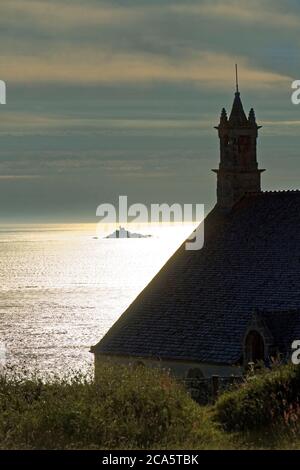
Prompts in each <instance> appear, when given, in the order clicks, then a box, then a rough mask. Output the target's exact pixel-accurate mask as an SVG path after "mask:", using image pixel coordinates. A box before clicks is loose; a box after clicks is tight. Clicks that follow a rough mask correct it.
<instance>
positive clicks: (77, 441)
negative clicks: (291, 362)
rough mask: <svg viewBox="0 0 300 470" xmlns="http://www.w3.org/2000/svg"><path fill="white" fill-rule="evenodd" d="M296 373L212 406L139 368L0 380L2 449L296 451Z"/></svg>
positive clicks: (277, 373)
mask: <svg viewBox="0 0 300 470" xmlns="http://www.w3.org/2000/svg"><path fill="white" fill-rule="evenodd" d="M299 384H300V372H299V371H298V368H296V367H291V366H286V367H281V368H277V369H275V370H272V371H264V372H263V373H260V374H258V375H257V376H254V377H249V378H247V380H245V383H244V384H243V385H242V386H240V387H239V388H238V389H236V390H233V391H231V392H226V393H224V394H223V395H222V396H221V397H220V398H219V399H218V401H217V402H216V404H215V405H214V406H213V407H203V406H199V405H197V404H196V403H195V402H194V401H193V400H192V399H191V398H190V397H189V395H188V394H187V392H186V391H185V389H184V388H183V387H182V386H181V385H180V384H178V383H177V382H176V381H175V380H174V379H172V378H171V377H170V376H169V375H167V374H165V373H161V372H159V371H157V370H150V369H147V368H143V367H138V368H135V369H134V368H126V367H124V366H113V367H108V366H106V367H103V368H102V370H101V373H100V374H99V380H98V381H97V383H94V382H93V381H92V380H91V379H90V378H87V377H82V376H80V375H78V374H77V375H73V376H72V378H66V379H64V380H61V379H52V380H51V381H48V382H43V381H42V380H41V379H38V378H24V377H23V378H22V377H18V376H16V375H14V376H12V375H11V374H10V375H7V376H5V375H4V376H2V377H0V448H1V449H111V450H113V449H199V450H200V449H234V448H235V449H255V448H278V449H279V448H284V449H285V448H293V449H296V448H300V431H299V425H298V421H299V418H300V412H299V406H298V401H299V395H300V387H299Z"/></svg>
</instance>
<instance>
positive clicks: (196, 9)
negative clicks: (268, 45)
mask: <svg viewBox="0 0 300 470" xmlns="http://www.w3.org/2000/svg"><path fill="white" fill-rule="evenodd" d="M170 9H171V10H172V11H174V12H177V13H180V14H184V13H187V14H192V15H200V16H202V17H204V16H207V17H211V18H214V19H217V18H221V19H222V20H223V21H230V22H232V21H238V22H241V23H246V24H252V23H255V24H256V25H257V24H262V25H263V26H264V27H265V28H266V29H269V28H270V26H276V27H278V28H280V29H282V28H297V29H298V28H299V17H298V16H297V15H295V14H292V13H287V12H286V11H285V8H284V9H282V8H281V7H280V5H279V4H278V3H276V2H275V1H274V0H272V1H270V0H252V1H251V2H249V1H248V0H227V1H224V0H222V1H220V0H217V1H216V0H214V1H211V0H210V1H209V2H207V1H204V2H200V3H194V4H191V3H187V4H175V5H173V6H170Z"/></svg>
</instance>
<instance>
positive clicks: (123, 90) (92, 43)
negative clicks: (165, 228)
mask: <svg viewBox="0 0 300 470" xmlns="http://www.w3.org/2000/svg"><path fill="white" fill-rule="evenodd" d="M299 27H300V2H299V0H286V1H285V2H282V1H279V0H252V1H251V2H249V1H245V0H239V1H235V0H225V1H218V0H207V1H206V0H185V1H176V0H172V1H171V0H151V1H150V0H110V1H100V0H84V1H82V0H80V1H79V0H43V1H42V0H28V1H27V0H1V3H0V51H1V55H0V79H1V80H4V81H5V82H6V85H7V104H6V105H0V143H1V145H0V221H1V222H2V223H4V222H12V223H18V222H28V223H33V222H55V223H56V222H93V221H96V220H97V218H96V208H97V206H98V205H99V204H102V203H114V204H116V203H117V200H118V197H119V195H127V196H128V202H129V204H131V203H132V204H133V203H137V202H138V203H144V204H147V205H149V204H151V203H163V202H167V203H169V204H171V203H175V202H177V203H182V204H183V203H194V204H196V203H197V204H200V203H203V204H205V206H206V210H209V209H210V208H211V207H212V206H213V205H214V203H215V199H216V195H215V193H216V181H215V175H214V174H213V173H212V172H211V169H212V168H216V166H217V165H218V161H219V143H218V138H217V133H216V130H215V129H214V126H215V125H217V123H218V120H219V116H220V112H221V108H222V107H223V106H225V108H226V109H227V111H230V108H231V105H232V101H233V95H234V64H235V63H238V67H239V81H240V91H241V97H242V100H243V104H244V108H245V111H246V112H248V111H249V109H250V108H251V107H254V109H255V112H256V116H257V120H258V123H259V124H261V125H262V126H263V128H262V129H261V130H260V137H259V142H258V159H259V163H260V167H261V168H266V170H267V171H266V172H265V173H263V176H262V181H263V189H266V190H269V189H294V188H297V187H299V179H300V178H299V176H300V164H299V158H300V157H299V154H300V152H299V143H300V105H299V106H295V105H293V104H292V103H291V83H292V81H293V80H296V79H300V69H299V63H300V61H299V52H300V35H299Z"/></svg>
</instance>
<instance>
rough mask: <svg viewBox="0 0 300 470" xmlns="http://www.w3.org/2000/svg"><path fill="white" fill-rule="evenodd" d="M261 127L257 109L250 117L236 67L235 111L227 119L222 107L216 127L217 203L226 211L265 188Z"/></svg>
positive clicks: (251, 112) (233, 109)
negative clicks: (258, 143)
mask: <svg viewBox="0 0 300 470" xmlns="http://www.w3.org/2000/svg"><path fill="white" fill-rule="evenodd" d="M260 127H261V126H258V125H257V123H256V118H255V113H254V110H253V108H251V110H250V112H249V117H248V119H247V117H246V114H245V111H244V108H243V105H242V101H241V98H240V92H239V87H238V79H237V69H236V92H235V96H234V101H233V105H232V110H231V113H230V116H229V119H228V118H227V114H226V111H225V109H224V108H223V109H222V113H221V117H220V123H219V125H218V126H217V127H216V129H217V130H218V135H219V139H220V164H219V168H218V169H217V170H213V171H214V172H215V173H217V206H218V207H219V208H220V209H222V210H225V211H230V210H231V208H232V207H233V206H234V205H235V204H236V203H237V202H238V201H239V200H240V199H241V198H242V197H243V196H244V195H245V194H246V193H249V192H259V191H261V181H260V180H261V173H262V172H263V171H264V170H260V169H258V163H257V155H256V141H257V137H258V129H260Z"/></svg>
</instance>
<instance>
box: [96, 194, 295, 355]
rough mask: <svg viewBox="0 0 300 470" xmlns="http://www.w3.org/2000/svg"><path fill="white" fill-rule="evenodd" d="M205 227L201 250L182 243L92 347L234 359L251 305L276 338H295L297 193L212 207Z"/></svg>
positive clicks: (261, 196) (107, 351) (101, 350)
mask: <svg viewBox="0 0 300 470" xmlns="http://www.w3.org/2000/svg"><path fill="white" fill-rule="evenodd" d="M204 229H205V244H204V247H203V248H202V250H199V251H186V250H185V247H184V244H183V245H182V246H181V247H180V248H179V249H178V250H177V251H176V252H175V254H174V255H173V256H172V257H171V258H170V259H169V261H168V262H167V263H166V264H165V266H164V267H163V268H162V269H161V270H160V272H159V273H158V274H157V275H156V276H155V277H154V278H153V280H152V281H151V282H150V283H149V284H148V286H147V287H146V288H145V289H144V290H143V291H142V292H141V293H140V294H139V296H138V297H137V298H136V299H135V301H134V302H133V303H132V304H131V305H130V306H129V307H128V309H127V310H126V311H125V312H124V313H123V315H122V316H121V317H120V319H119V320H118V321H117V322H116V323H115V324H114V325H113V327H112V328H111V329H110V330H109V331H108V333H107V334H106V335H105V336H104V337H103V338H102V340H101V341H100V342H99V343H98V344H97V345H96V346H94V347H93V348H92V352H95V353H97V354H109V355H127V356H139V357H156V358H162V359H174V360H191V361H197V362H207V363H219V364H234V363H237V362H239V361H240V360H241V357H242V353H243V351H242V345H243V339H244V335H245V331H246V329H247V325H249V322H250V321H251V318H252V315H253V311H254V310H257V309H258V310H260V311H265V312H269V313H265V315H266V321H267V323H268V326H269V328H270V330H272V329H273V330H274V331H273V333H272V334H273V335H274V337H275V338H278V341H281V343H285V342H287V341H290V338H293V334H294V333H295V334H296V335H298V336H299V335H300V191H286V192H260V193H253V194H248V195H246V196H245V197H244V198H243V199H242V200H241V201H240V202H239V203H238V204H237V205H236V206H235V207H234V208H233V209H232V210H231V212H230V213H229V214H228V213H227V214H224V213H222V212H220V210H219V209H218V207H217V206H216V207H215V208H214V209H213V210H212V211H211V212H210V214H209V215H208V216H207V217H206V219H205V222H204ZM287 311H293V312H294V314H293V322H292V323H291V322H290V319H288V320H287V316H284V315H285V314H284V312H287ZM270 312H271V313H270ZM280 312H281V313H282V316H281V317H280V315H281V313H280ZM297 312H298V313H297ZM278 318H279V320H278ZM289 318H290V317H289ZM287 324H289V326H287ZM279 338H280V339H279ZM293 339H297V338H293ZM299 339H300V336H299Z"/></svg>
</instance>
